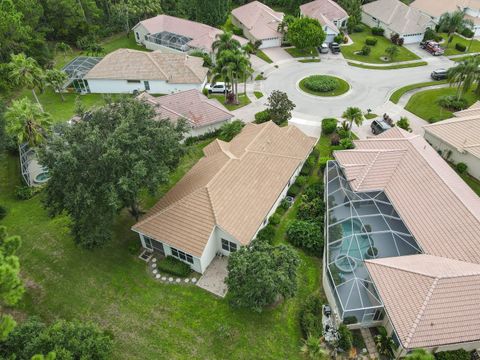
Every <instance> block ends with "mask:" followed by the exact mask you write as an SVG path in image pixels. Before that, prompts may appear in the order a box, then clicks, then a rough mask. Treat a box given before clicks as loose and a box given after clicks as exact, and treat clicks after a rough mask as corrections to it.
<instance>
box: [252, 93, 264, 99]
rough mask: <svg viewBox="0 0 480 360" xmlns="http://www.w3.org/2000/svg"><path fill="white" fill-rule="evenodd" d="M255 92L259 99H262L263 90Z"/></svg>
mask: <svg viewBox="0 0 480 360" xmlns="http://www.w3.org/2000/svg"><path fill="white" fill-rule="evenodd" d="M253 94H254V95H255V97H256V98H257V99H260V98H262V97H263V93H262V92H261V91H254V92H253Z"/></svg>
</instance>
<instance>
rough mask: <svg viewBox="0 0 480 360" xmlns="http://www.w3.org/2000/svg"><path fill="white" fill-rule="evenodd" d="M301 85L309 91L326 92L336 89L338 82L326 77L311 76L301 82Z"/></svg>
mask: <svg viewBox="0 0 480 360" xmlns="http://www.w3.org/2000/svg"><path fill="white" fill-rule="evenodd" d="M303 85H304V86H305V87H306V88H307V89H308V90H311V91H316V92H328V91H332V90H335V89H336V88H337V87H338V81H337V80H336V79H335V78H333V77H331V76H326V75H312V76H309V77H308V78H306V79H305V80H304V81H303Z"/></svg>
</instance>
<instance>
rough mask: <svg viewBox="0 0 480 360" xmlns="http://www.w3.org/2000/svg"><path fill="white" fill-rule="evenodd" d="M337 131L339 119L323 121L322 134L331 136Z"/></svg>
mask: <svg viewBox="0 0 480 360" xmlns="http://www.w3.org/2000/svg"><path fill="white" fill-rule="evenodd" d="M336 129H337V119H334V118H326V119H323V120H322V134H324V135H330V134H333V133H334V132H335V130H336Z"/></svg>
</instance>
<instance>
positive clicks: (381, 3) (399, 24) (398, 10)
mask: <svg viewBox="0 0 480 360" xmlns="http://www.w3.org/2000/svg"><path fill="white" fill-rule="evenodd" d="M362 10H363V11H364V12H365V13H367V14H369V15H371V16H373V17H375V18H377V19H378V20H380V21H382V22H383V23H385V24H387V26H388V27H389V28H390V29H391V30H393V31H395V32H396V33H398V34H400V35H405V34H417V33H423V32H424V31H425V29H426V28H427V27H428V26H430V25H432V24H433V23H432V19H431V18H430V17H429V16H428V15H425V14H424V13H422V12H420V11H419V10H417V9H415V8H412V7H410V6H407V5H405V4H404V3H402V2H401V1H399V0H377V1H374V2H371V3H368V4H365V5H363V6H362Z"/></svg>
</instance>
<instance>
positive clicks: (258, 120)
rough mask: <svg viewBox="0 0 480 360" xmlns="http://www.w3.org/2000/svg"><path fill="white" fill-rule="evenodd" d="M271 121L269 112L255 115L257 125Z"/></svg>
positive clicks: (260, 112)
mask: <svg viewBox="0 0 480 360" xmlns="http://www.w3.org/2000/svg"><path fill="white" fill-rule="evenodd" d="M269 120H270V113H269V112H268V110H263V111H259V112H257V113H256V114H255V124H261V123H264V122H267V121H269Z"/></svg>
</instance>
